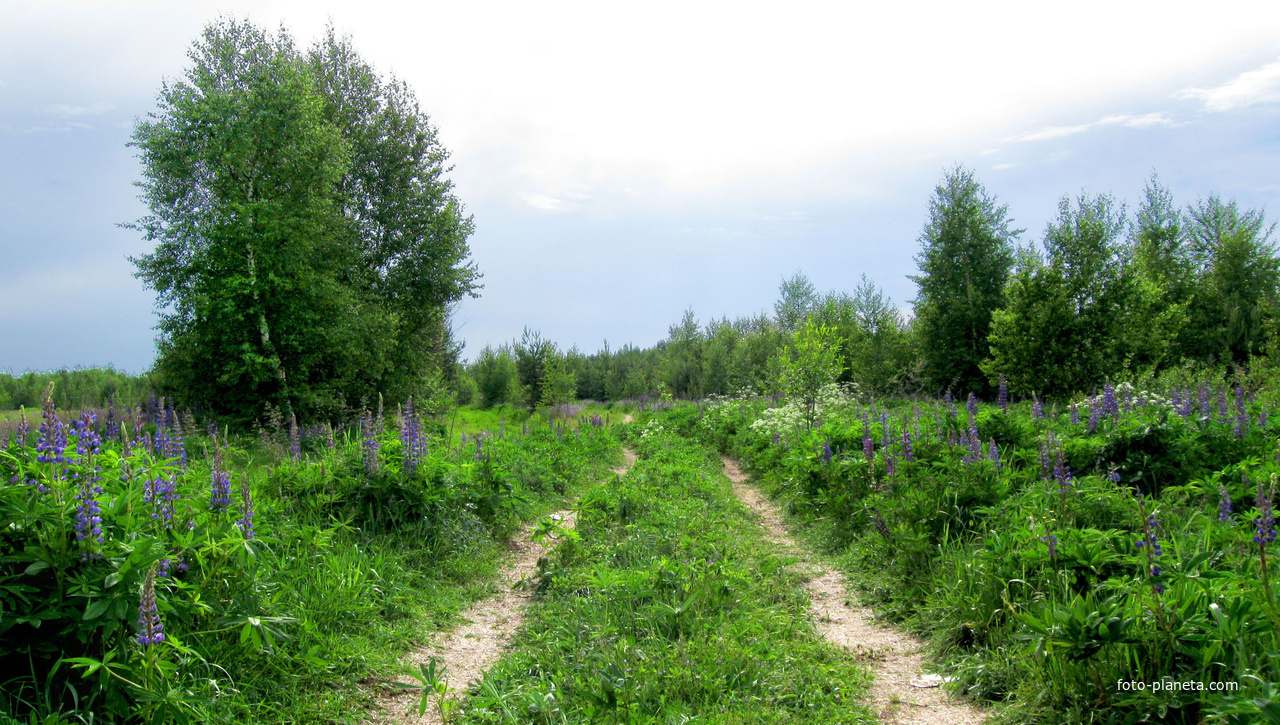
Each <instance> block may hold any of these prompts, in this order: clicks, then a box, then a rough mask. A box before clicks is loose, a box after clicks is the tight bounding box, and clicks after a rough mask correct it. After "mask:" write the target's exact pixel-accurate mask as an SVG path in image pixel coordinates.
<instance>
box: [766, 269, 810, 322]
mask: <svg viewBox="0 0 1280 725" xmlns="http://www.w3.org/2000/svg"><path fill="white" fill-rule="evenodd" d="M817 303H818V293H817V291H816V290H814V288H813V283H812V282H810V281H809V278H808V277H806V276H805V275H804V273H803V272H796V273H795V274H793V275H791V277H789V278H787V279H784V280H782V283H781V284H780V285H778V301H777V302H774V303H773V312H774V317H775V319H776V320H777V322H778V329H780V330H782V331H783V332H795V331H796V330H797V329H799V327H800V324H801V323H802V322H804V319H805V318H806V317H808V316H809V313H810V312H812V311H813V308H814V306H816V305H817Z"/></svg>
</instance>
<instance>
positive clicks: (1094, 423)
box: [1089, 404, 1098, 433]
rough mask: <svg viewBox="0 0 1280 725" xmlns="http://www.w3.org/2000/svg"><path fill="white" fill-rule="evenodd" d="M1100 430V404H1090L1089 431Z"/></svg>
mask: <svg viewBox="0 0 1280 725" xmlns="http://www.w3.org/2000/svg"><path fill="white" fill-rule="evenodd" d="M1097 431H1098V406H1097V405H1093V404H1090V405H1089V432H1090V433H1096V432H1097Z"/></svg>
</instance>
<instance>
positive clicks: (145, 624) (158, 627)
mask: <svg viewBox="0 0 1280 725" xmlns="http://www.w3.org/2000/svg"><path fill="white" fill-rule="evenodd" d="M156 569H157V567H153V568H152V569H151V571H149V572H147V576H146V578H145V579H143V581H142V596H141V598H140V601H139V602H138V636H137V637H135V638H134V641H136V642H137V643H138V644H140V645H142V646H143V647H150V646H151V645H153V644H160V643H161V642H163V641H164V621H163V620H162V619H161V618H160V608H159V607H157V606H156Z"/></svg>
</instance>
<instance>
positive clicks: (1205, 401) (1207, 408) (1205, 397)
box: [1200, 382, 1213, 420]
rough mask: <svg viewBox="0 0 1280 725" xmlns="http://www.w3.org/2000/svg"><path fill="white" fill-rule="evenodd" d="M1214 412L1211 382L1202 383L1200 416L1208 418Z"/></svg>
mask: <svg viewBox="0 0 1280 725" xmlns="http://www.w3.org/2000/svg"><path fill="white" fill-rule="evenodd" d="M1212 413H1213V405H1212V404H1210V402H1209V384H1208V383H1204V382H1202V383H1200V417H1201V418H1204V419H1206V420H1208V418H1209V416H1210V415H1211V414H1212Z"/></svg>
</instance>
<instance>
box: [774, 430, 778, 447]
mask: <svg viewBox="0 0 1280 725" xmlns="http://www.w3.org/2000/svg"><path fill="white" fill-rule="evenodd" d="M778 439H779V436H778V431H776V430H775V431H774V432H773V445H775V446H776V445H778Z"/></svg>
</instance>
